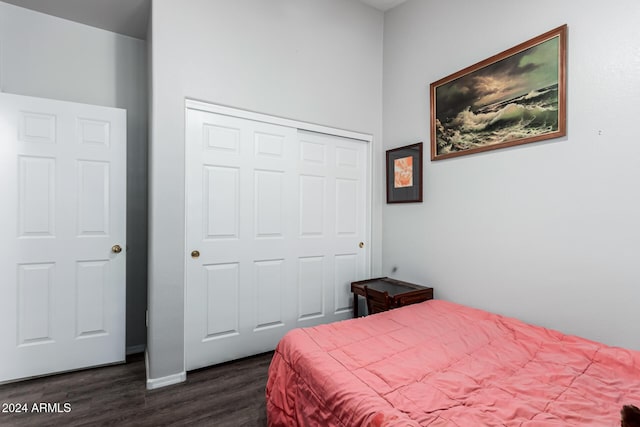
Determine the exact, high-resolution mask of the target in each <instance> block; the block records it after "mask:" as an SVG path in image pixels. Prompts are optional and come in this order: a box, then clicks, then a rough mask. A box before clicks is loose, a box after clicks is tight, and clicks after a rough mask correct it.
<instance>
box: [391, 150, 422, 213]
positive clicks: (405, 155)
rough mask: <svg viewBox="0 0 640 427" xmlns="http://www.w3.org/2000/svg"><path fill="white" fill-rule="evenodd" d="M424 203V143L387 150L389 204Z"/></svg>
mask: <svg viewBox="0 0 640 427" xmlns="http://www.w3.org/2000/svg"><path fill="white" fill-rule="evenodd" d="M416 202H422V142H419V143H417V144H412V145H407V146H404V147H399V148H394V149H391V150H387V203H416Z"/></svg>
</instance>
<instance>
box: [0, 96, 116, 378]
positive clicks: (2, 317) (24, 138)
mask: <svg viewBox="0 0 640 427" xmlns="http://www.w3.org/2000/svg"><path fill="white" fill-rule="evenodd" d="M0 182H1V184H0V185H1V188H2V191H0V241H1V242H2V245H0V292H1V295H2V296H1V297H0V357H1V359H0V382H4V381H11V380H15V379H20V378H27V377H32V376H37V375H44V374H51V373H54V372H62V371H68V370H73V369H79V368H86V367H89V366H97V365H104V364H109V363H115V362H121V361H124V359H125V253H124V248H125V228H126V227H125V218H126V206H125V204H126V112H125V111H124V110H120V109H115V108H107V107H98V106H93V105H85V104H77V103H71V102H63V101H55V100H50V99H41V98H33V97H27V96H18V95H10V94H0ZM119 248H120V249H119ZM120 252H121V253H120Z"/></svg>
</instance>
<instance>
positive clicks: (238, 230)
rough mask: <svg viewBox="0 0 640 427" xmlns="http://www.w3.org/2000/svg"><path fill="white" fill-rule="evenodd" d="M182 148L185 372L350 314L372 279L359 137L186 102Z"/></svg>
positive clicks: (268, 346) (271, 345)
mask: <svg viewBox="0 0 640 427" xmlns="http://www.w3.org/2000/svg"><path fill="white" fill-rule="evenodd" d="M186 146H187V147H186V159H187V168H186V170H187V176H186V183H187V189H186V194H187V209H186V218H187V248H188V254H190V253H191V251H194V250H197V251H199V253H200V256H199V257H197V258H194V257H192V256H191V255H188V256H187V258H186V272H187V276H186V295H185V357H186V368H187V370H192V369H196V368H200V367H203V366H207V365H210V364H213V363H219V362H224V361H228V360H232V359H236V358H239V357H244V356H248V355H251V354H256V353H260V352H264V351H269V350H272V349H274V348H275V346H276V344H277V342H278V340H279V339H280V338H281V337H282V336H283V335H284V334H285V333H286V332H287V331H288V330H290V329H292V328H295V327H299V326H311V325H315V324H318V323H326V322H331V321H335V320H341V319H345V318H348V317H350V315H351V313H352V310H351V304H352V296H351V293H350V283H351V282H352V281H354V280H359V279H360V278H364V277H367V276H368V261H367V260H368V256H367V249H366V248H365V249H362V248H359V247H358V243H359V242H360V241H364V240H365V237H366V235H367V229H366V227H367V225H366V224H367V221H366V216H367V215H368V211H367V205H366V203H367V196H366V194H367V191H369V190H368V189H369V187H368V181H367V177H368V166H367V165H368V160H367V148H368V147H367V145H366V143H364V142H361V141H355V140H348V139H344V138H339V137H331V136H328V135H320V134H312V133H304V132H300V131H298V130H297V129H295V128H290V127H286V126H278V125H274V124H269V123H264V122H257V121H252V120H247V119H240V118H236V117H230V116H225V115H219V114H214V113H209V112H204V111H199V110H194V109H187V130H186Z"/></svg>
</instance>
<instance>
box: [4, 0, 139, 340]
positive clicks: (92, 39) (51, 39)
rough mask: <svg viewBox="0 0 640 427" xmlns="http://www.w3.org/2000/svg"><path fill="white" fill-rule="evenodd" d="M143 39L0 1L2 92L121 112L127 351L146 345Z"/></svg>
mask: <svg viewBox="0 0 640 427" xmlns="http://www.w3.org/2000/svg"><path fill="white" fill-rule="evenodd" d="M145 49H146V43H145V42H144V41H143V40H138V39H134V38H130V37H126V36H121V35H118V34H115V33H111V32H109V31H104V30H100V29H97V28H93V27H89V26H86V25H82V24H77V23H75V22H71V21H67V20H64V19H60V18H56V17H52V16H49V15H45V14H42V13H38V12H33V11H31V10H27V9H23V8H20V7H16V6H13V5H10V4H7V3H3V2H0V90H2V91H3V92H8V93H15V94H20V95H29V96H37V97H42V98H53V99H60V100H64V101H73V102H82V103H87V104H96V105H104V106H108V107H118V108H126V109H127V245H128V247H129V250H128V251H127V348H128V349H129V350H138V351H141V350H142V349H143V347H144V344H145V342H146V327H145V309H146V303H147V301H146V293H147V271H146V259H147V248H146V243H147V196H146V194H147V193H146V191H147V190H146V186H147V110H146V108H147V107H146V104H147V86H146V80H147V76H146V56H145Z"/></svg>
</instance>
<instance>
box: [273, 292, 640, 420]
mask: <svg viewBox="0 0 640 427" xmlns="http://www.w3.org/2000/svg"><path fill="white" fill-rule="evenodd" d="M627 403H632V404H635V405H637V406H638V405H640V352H637V351H630V350H625V349H622V348H616V347H608V346H605V345H603V344H599V343H596V342H592V341H588V340H585V339H582V338H577V337H574V336H568V335H563V334H561V333H559V332H556V331H552V330H549V329H544V328H541V327H536V326H531V325H528V324H525V323H523V322H520V321H518V320H515V319H511V318H507V317H503V316H498V315H495V314H491V313H487V312H484V311H481V310H476V309H472V308H469V307H465V306H461V305H457V304H453V303H450V302H446V301H440V300H432V301H427V302H424V303H421V304H415V305H412V306H408V307H404V308H401V309H397V310H392V311H389V312H385V313H381V314H377V315H373V316H368V317H365V318H359V319H353V320H347V321H343V322H338V323H333V324H327V325H322V326H317V327H313V328H306V329H296V330H293V331H291V332H289V333H288V334H287V335H286V336H285V337H284V338H283V339H282V340H281V341H280V343H279V344H278V347H277V349H276V352H275V354H274V356H273V360H272V362H271V366H270V368H269V379H268V383H267V415H268V422H269V425H270V426H323V427H324V426H327V427H328V426H403V427H405V426H430V427H436V426H460V427H475V426H541V427H542V426H581V427H584V426H597V427H608V426H619V425H620V420H619V419H620V418H619V414H620V408H621V406H622V405H623V404H627Z"/></svg>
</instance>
